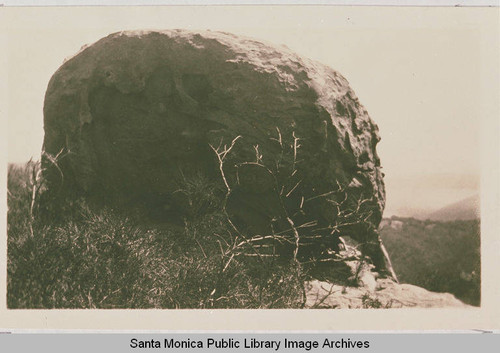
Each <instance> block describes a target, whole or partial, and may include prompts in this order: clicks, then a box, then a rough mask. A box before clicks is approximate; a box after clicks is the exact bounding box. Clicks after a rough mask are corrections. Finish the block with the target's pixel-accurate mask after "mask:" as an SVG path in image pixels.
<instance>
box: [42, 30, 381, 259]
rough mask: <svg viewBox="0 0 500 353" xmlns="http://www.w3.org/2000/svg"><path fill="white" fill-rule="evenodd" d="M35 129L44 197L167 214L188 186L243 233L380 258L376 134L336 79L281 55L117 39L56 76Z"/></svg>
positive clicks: (273, 50)
mask: <svg viewBox="0 0 500 353" xmlns="http://www.w3.org/2000/svg"><path fill="white" fill-rule="evenodd" d="M44 123H45V126H44V128H45V140H44V149H45V152H46V157H45V159H44V164H45V167H46V169H47V171H46V173H45V176H46V178H47V180H48V184H49V189H52V190H56V189H57V190H58V192H62V193H63V194H66V195H71V196H73V195H83V196H88V197H94V198H101V199H103V200H109V202H115V201H117V200H119V202H129V203H133V204H143V205H146V206H150V207H152V208H154V209H156V210H165V214H168V210H169V209H175V210H176V212H181V213H182V212H184V211H183V209H185V208H187V207H185V206H183V205H182V204H183V202H184V203H185V201H183V200H182V197H181V196H180V195H184V196H185V197H186V194H189V192H186V188H185V185H186V183H187V184H188V185H191V186H192V185H193V184H196V183H206V184H207V185H211V186H210V187H213V188H214V189H216V190H219V192H220V193H222V194H226V195H227V198H225V197H224V196H223V197H222V198H225V200H224V203H225V204H226V207H227V210H228V213H229V214H230V217H231V218H232V220H233V221H234V223H235V224H236V225H237V226H238V227H240V229H242V230H244V231H246V232H249V233H253V234H261V233H263V232H271V231H275V232H278V231H280V229H281V231H283V232H286V229H287V228H288V229H290V228H294V227H295V228H299V227H300V230H301V232H305V231H306V229H309V230H308V231H307V232H308V233H307V234H309V236H310V238H311V239H312V238H315V235H316V234H320V233H321V234H323V235H324V236H323V239H325V238H328V236H330V237H331V238H335V239H337V238H338V237H336V236H335V235H337V236H338V235H341V234H347V233H348V235H350V236H351V237H352V238H355V239H356V240H358V241H360V242H361V243H362V244H367V243H370V242H371V243H373V244H375V245H374V247H375V248H378V235H377V233H376V229H377V227H378V224H379V222H380V220H381V215H382V211H383V208H384V203H385V191H384V183H383V174H382V172H381V167H380V161H379V157H378V156H377V152H376V145H377V143H378V142H379V140H380V137H379V134H378V128H377V126H376V125H375V124H374V122H373V121H372V120H371V119H370V117H369V115H368V113H367V111H366V110H365V108H364V107H363V106H362V105H361V104H360V102H359V100H358V98H357V97H356V95H355V94H354V92H353V91H352V89H351V88H350V87H349V84H348V82H347V81H346V79H345V78H344V77H342V76H341V75H340V74H339V73H337V72H336V71H334V70H332V69H331V68H329V67H327V66H325V65H322V64H320V63H317V62H314V61H311V60H308V59H305V58H302V57H300V56H298V55H296V54H294V53H293V52H291V51H290V50H289V49H287V48H286V47H282V46H281V47H278V46H273V45H269V44H263V43H261V42H258V41H255V40H252V39H248V38H244V37H239V36H235V35H232V34H228V33H220V32H210V31H207V32H190V31H181V30H173V31H151V32H137V31H136V32H120V33H115V34H112V35H109V36H108V37H106V38H104V39H101V40H100V41H98V42H97V43H95V44H93V45H91V46H88V47H85V48H83V49H82V50H81V51H80V52H79V53H78V54H77V55H75V56H74V57H72V58H70V59H68V60H67V61H66V62H65V63H64V64H63V65H62V66H61V67H60V68H59V70H58V71H57V72H56V73H55V74H54V76H53V77H52V79H51V80H50V83H49V85H48V89H47V93H46V97H45V106H44ZM231 147H232V148H231ZM225 151H226V152H227V153H224V152H225ZM56 155H59V156H58V161H57V162H56V164H57V166H58V167H57V168H56V167H51V166H53V165H54V164H53V163H52V161H49V159H51V158H52V157H54V156H56ZM48 156H52V157H48ZM221 165H222V167H221ZM190 180H197V181H196V182H192V183H191V184H190ZM200 180H201V181H200ZM188 196H189V195H188ZM111 200H113V201H111ZM188 201H192V200H188ZM186 212H187V211H186ZM166 217H167V216H166ZM172 217H174V216H172ZM167 218H168V217H167ZM167 220H168V219H167ZM292 223H293V224H292ZM373 253H374V252H373V251H372V254H373ZM372 256H374V255H372Z"/></svg>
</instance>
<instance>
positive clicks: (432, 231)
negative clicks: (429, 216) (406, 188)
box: [381, 217, 481, 305]
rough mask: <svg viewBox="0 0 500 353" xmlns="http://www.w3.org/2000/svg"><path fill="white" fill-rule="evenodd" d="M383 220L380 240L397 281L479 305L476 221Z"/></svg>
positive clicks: (477, 230)
mask: <svg viewBox="0 0 500 353" xmlns="http://www.w3.org/2000/svg"><path fill="white" fill-rule="evenodd" d="M384 223H386V224H385V226H383V228H382V230H381V236H382V240H383V241H384V244H385V246H386V248H387V250H388V252H389V254H390V257H391V260H392V263H393V265H394V269H395V271H396V273H397V275H398V277H399V280H400V282H403V283H410V284H415V285H417V286H421V287H424V288H426V289H429V290H432V291H436V292H449V293H452V294H454V295H455V296H456V297H457V298H459V299H461V300H462V301H464V302H466V303H468V304H472V305H479V304H480V284H481V256H480V229H479V228H480V224H479V220H469V221H451V222H436V221H420V220H416V219H413V218H397V217H393V218H392V219H391V221H390V222H388V221H385V222H384ZM387 223H388V224H387Z"/></svg>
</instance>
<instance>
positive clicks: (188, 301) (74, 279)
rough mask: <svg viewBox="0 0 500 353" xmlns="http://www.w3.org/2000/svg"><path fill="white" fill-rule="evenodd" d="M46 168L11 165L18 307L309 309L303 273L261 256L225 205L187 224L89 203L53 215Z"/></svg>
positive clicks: (11, 252) (11, 303)
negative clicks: (238, 232) (232, 223)
mask: <svg viewBox="0 0 500 353" xmlns="http://www.w3.org/2000/svg"><path fill="white" fill-rule="evenodd" d="M38 171H39V165H38V164H37V163H28V164H27V165H25V166H15V165H11V166H9V171H8V173H9V174H8V262H7V270H8V277H7V278H8V279H7V281H8V283H7V305H8V307H9V308H11V309H14V308H300V307H302V306H303V305H304V302H305V298H304V293H303V283H304V280H305V278H306V274H305V271H304V270H303V269H302V267H301V266H300V265H299V264H298V263H297V262H294V261H286V260H282V259H277V258H274V257H269V258H268V257H262V258H260V257H257V256H252V255H256V253H255V252H254V251H253V250H252V247H251V246H250V245H249V243H248V242H245V241H244V240H242V239H241V238H237V237H235V236H234V234H233V233H232V232H231V231H230V229H229V225H228V224H227V222H226V221H225V216H224V214H222V213H221V211H220V210H218V209H217V208H211V209H209V210H207V209H206V208H204V210H203V211H201V210H200V209H198V211H197V212H198V214H196V217H192V218H190V219H189V218H186V219H184V224H183V225H178V224H155V223H154V222H153V221H149V222H146V221H145V217H144V215H141V214H126V213H124V212H120V211H117V210H113V209H110V208H107V207H97V206H95V205H93V206H91V205H88V204H87V203H85V202H83V201H82V200H76V201H73V202H71V203H68V204H65V205H60V206H61V207H58V208H57V210H55V209H50V208H49V207H48V206H47V205H44V201H43V198H40V195H41V193H42V192H43V181H41V180H40V175H39V174H38V175H37V172H38ZM191 191H192V192H194V193H196V192H197V191H196V190H193V189H191ZM198 191H199V190H198ZM205 196H207V195H205ZM197 199H202V198H197ZM139 220H140V221H139ZM247 255H248V256H247Z"/></svg>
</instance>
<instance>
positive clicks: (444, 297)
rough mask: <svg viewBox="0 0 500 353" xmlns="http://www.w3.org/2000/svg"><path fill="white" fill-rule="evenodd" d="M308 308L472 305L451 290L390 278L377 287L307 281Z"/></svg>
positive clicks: (447, 306) (379, 283) (466, 306)
mask: <svg viewBox="0 0 500 353" xmlns="http://www.w3.org/2000/svg"><path fill="white" fill-rule="evenodd" d="M305 289H306V296H307V301H306V307H307V308H334V309H357V308H387V309H389V308H472V307H471V306H469V305H466V304H464V303H462V302H461V301H460V300H458V299H457V298H455V297H454V296H453V295H452V294H450V293H435V292H430V291H428V290H426V289H424V288H421V287H417V286H414V285H411V284H399V283H396V282H394V281H392V280H391V279H387V278H386V279H379V280H377V287H376V289H375V290H371V289H370V288H367V287H364V286H360V287H349V286H341V285H337V284H332V283H329V282H324V281H318V280H314V281H309V282H306V283H305Z"/></svg>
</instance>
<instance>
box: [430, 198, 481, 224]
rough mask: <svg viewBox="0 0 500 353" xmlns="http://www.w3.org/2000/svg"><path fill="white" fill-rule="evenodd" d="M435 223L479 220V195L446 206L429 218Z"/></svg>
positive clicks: (431, 214)
mask: <svg viewBox="0 0 500 353" xmlns="http://www.w3.org/2000/svg"><path fill="white" fill-rule="evenodd" d="M427 218H428V219H430V220H433V221H457V220H470V219H476V218H479V195H474V196H471V197H468V198H466V199H464V200H461V201H458V202H455V203H453V204H451V205H448V206H445V207H443V208H441V209H439V210H437V211H435V212H432V213H430V214H429V215H428V216H427Z"/></svg>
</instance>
